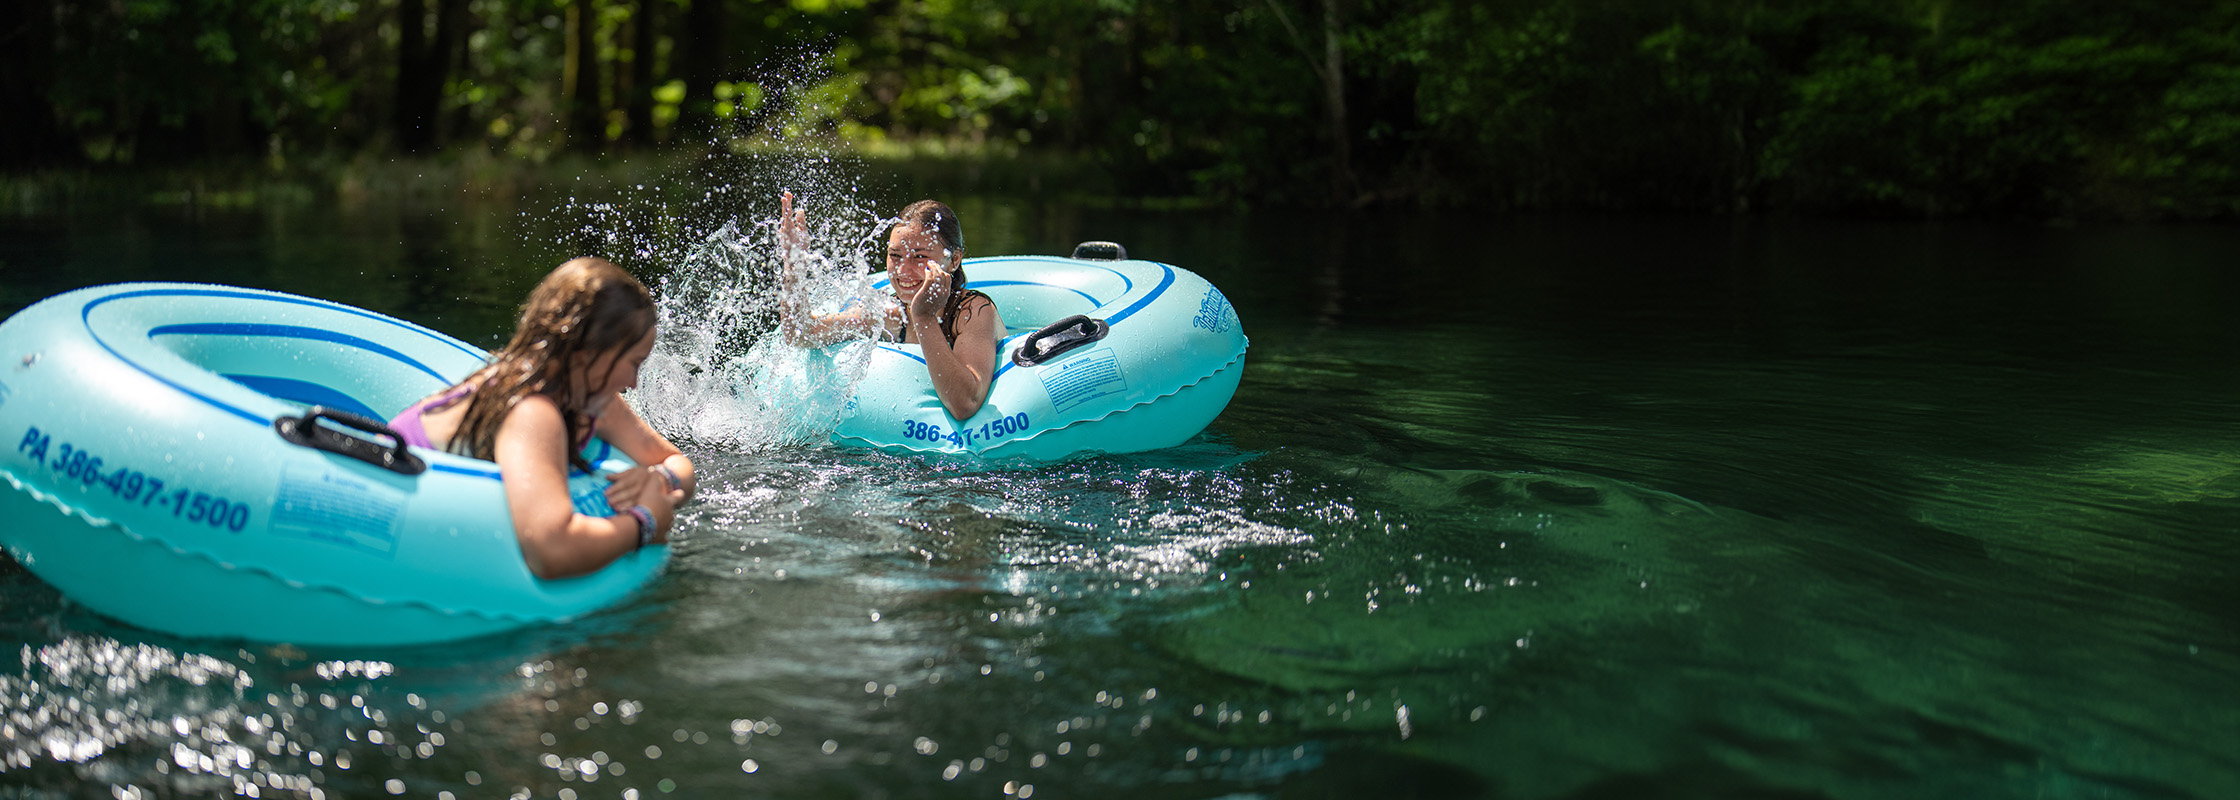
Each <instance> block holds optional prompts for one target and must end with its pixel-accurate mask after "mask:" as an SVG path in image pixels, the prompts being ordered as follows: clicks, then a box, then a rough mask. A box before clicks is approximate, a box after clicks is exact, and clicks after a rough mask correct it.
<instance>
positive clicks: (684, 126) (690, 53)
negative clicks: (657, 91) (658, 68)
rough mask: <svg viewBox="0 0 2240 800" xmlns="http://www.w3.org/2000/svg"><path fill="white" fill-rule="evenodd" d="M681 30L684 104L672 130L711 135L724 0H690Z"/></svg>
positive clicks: (720, 75) (720, 62)
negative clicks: (690, 4) (674, 128)
mask: <svg viewBox="0 0 2240 800" xmlns="http://www.w3.org/2000/svg"><path fill="white" fill-rule="evenodd" d="M690 1H691V3H692V6H691V8H690V9H688V10H687V11H686V12H685V25H684V30H683V31H682V32H680V33H679V34H678V36H677V49H678V51H679V52H681V53H682V54H683V61H684V65H683V69H681V70H678V71H679V72H681V73H683V74H684V105H683V106H682V107H680V108H678V109H677V127H676V130H680V131H688V132H689V133H688V134H687V135H691V136H701V137H707V136H711V135H713V133H714V131H713V124H714V122H715V95H716V81H718V80H721V79H722V78H723V47H724V44H723V41H724V36H723V30H724V25H725V20H724V7H723V4H724V0H690Z"/></svg>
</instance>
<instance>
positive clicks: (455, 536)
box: [0, 283, 668, 645]
mask: <svg viewBox="0 0 2240 800" xmlns="http://www.w3.org/2000/svg"><path fill="white" fill-rule="evenodd" d="M485 358H487V354H486V353H484V352H483V351H482V350H480V349H478V348H476V347H474V346H472V345H468V344H466V343H464V342H461V341H459V340H457V339H454V338H451V337H449V336H445V335H443V334H441V333H437V332H435V331H432V330H429V329H427V328H423V327H421V326H418V325H414V324H412V323H409V322H404V321H402V320H397V319H394V318H391V317H387V316H383V315H381V314H377V313H374V312H370V311H366V310H363V309H358V308H352V307H350V306H346V305H341V304H338V303H330V302H326V301H322V300H315V299H311V298H306V297H298V296H294V295H288V294H281V293H278V292H268V291H260V290H255V289H241V288H234V287H226V286H213V285H201V284H179V283H130V284H117V285H110V286H96V287H91V288H86V289H80V290H77V291H73V292H68V293H65V294H61V295H56V296H54V297H51V298H48V299H46V300H43V301H40V302H39V303H37V304H34V305H32V306H31V307H29V308H26V309H24V310H23V311H21V312H19V313H17V314H16V315H15V316H13V317H10V318H8V319H7V321H5V322H0V445H4V448H0V483H5V486H0V544H4V545H5V546H6V547H7V549H8V552H9V553H10V554H11V555H13V556H14V557H15V559H16V560H17V561H18V562H20V563H22V564H23V566H24V567H25V568H26V569H29V570H30V571H31V572H32V573H34V574H36V575H38V576H39V577H40V578H41V579H43V580H45V581H47V582H48V583H50V584H53V585H54V586H55V588H57V589H59V590H61V591H62V593H63V594H64V595H65V596H68V597H69V598H70V599H72V600H73V601H76V602H78V603H80V604H83V605H85V606H86V607H88V608H91V609H93V610H94V611H97V612H100V613H102V614H105V615H108V616H111V617H115V618H117V619H120V620H123V621H125V622H128V623H131V624H134V625H139V626H142V627H146V628H152V629H156V630H161V631H165V632H169V633H173V634H178V635H182V636H193V637H216V638H238V639H251V640H258V641H275V642H291V643H298V644H321V645H389V644H405V643H418V642H435V641H444V640H449V639H458V638H463V637H469V636H476V635H481V634H486V633H492V632H496V631H501V630H506V629H509V628H514V627H519V626H523V625H530V624H537V623H546V622H558V621H564V620H568V619H572V618H575V617H579V616H582V615H584V614H588V613H590V612H592V611H595V610H598V609H600V608H603V607H606V606H608V605H611V604H613V603H615V602H617V601H619V600H621V599H622V598H624V597H625V596H627V595H629V594H630V593H632V592H633V591H635V590H637V589H638V588H639V587H641V586H643V585H644V584H645V583H646V582H647V580H649V579H650V578H651V577H652V576H653V575H654V574H656V573H657V572H658V571H659V570H660V569H661V567H662V565H663V563H664V562H665V561H666V559H667V555H668V548H667V547H650V548H647V549H646V550H644V551H642V552H639V553H635V554H632V555H630V556H626V557H624V558H623V559H622V560H620V561H618V562H616V563H615V564H613V565H611V566H609V567H607V568H605V569H603V570H600V571H599V572H596V573H593V574H591V575H587V576H583V577H578V578H568V579H562V580H550V581H548V580H541V579H539V578H537V577H536V576H535V575H533V574H531V573H530V572H529V570H528V567H527V565H526V564H525V563H524V562H523V561H522V558H521V548H520V545H519V543H518V542H517V541H516V539H515V537H514V533H513V524H512V521H511V518H510V515H509V513H508V511H507V509H506V504H505V496H504V491H503V489H502V487H501V485H500V483H499V478H498V470H497V465H496V464H493V463H491V462H487V461H478V460H474V459H470V458H465V457H462V456H456V455H452V454H449V453H443V452H437V451H433V450H423V449H418V448H411V449H409V453H405V450H403V449H398V448H393V447H390V446H388V445H389V444H390V443H389V442H388V441H387V440H384V439H380V438H379V437H372V438H371V439H369V438H368V437H365V436H361V435H358V434H351V433H345V432H341V429H337V428H334V427H332V426H331V424H330V423H318V422H314V423H312V425H311V426H310V427H311V428H312V429H316V430H323V431H326V433H325V434H324V438H327V439H330V440H336V441H341V440H343V439H348V441H347V442H344V444H348V443H349V442H357V443H358V444H359V445H361V446H360V447H357V448H354V449H358V450H364V451H370V452H374V453H386V454H387V455H385V456H383V458H389V457H394V456H396V455H398V454H400V453H405V454H408V455H409V456H411V457H413V458H416V459H418V460H420V461H422V462H423V463H424V464H425V470H424V471H421V472H419V473H418V474H400V473H399V472H397V471H393V470H391V469H389V468H385V467H383V466H380V465H377V464H375V463H371V462H370V461H368V460H360V459H359V458H353V457H350V456H347V455H344V454H339V453H335V452H327V451H324V450H320V449H314V448H312V447H307V446H301V445H297V444H293V443H291V442H290V441H288V440H287V439H284V438H283V437H282V435H281V434H280V432H279V431H278V429H277V428H276V422H278V421H280V420H282V419H283V418H295V417H300V416H301V415H303V414H304V411H305V408H306V407H307V406H314V405H316V406H324V407H327V408H332V409H340V410H342V411H346V412H351V413H355V414H358V415H362V416H365V417H370V418H373V419H376V420H378V419H384V418H386V417H388V416H390V415H392V414H395V413H396V412H398V411H401V410H403V409H404V408H405V407H406V406H408V405H411V404H412V403H413V402H414V401H416V400H418V399H420V398H421V397H424V396H426V395H428V394H431V393H433V392H435V391H436V390H438V389H440V388H442V387H443V386H446V385H448V384H451V383H453V382H456V381H458V380H460V379H462V378H464V377H466V376H467V375H468V374H470V373H472V372H473V371H474V370H476V369H478V368H480V367H481V366H482V364H483V363H484V359H485ZM287 427H290V428H291V429H296V428H295V426H294V425H293V423H292V422H291V423H290V424H289V425H288V426H287ZM344 449H351V448H344ZM585 455H586V456H587V457H588V458H590V459H591V460H592V463H594V464H599V463H602V461H606V463H605V467H606V468H608V469H613V468H619V467H622V466H627V464H626V463H620V462H615V461H612V460H609V459H610V457H611V456H613V455H615V454H614V453H613V452H612V451H611V450H610V449H609V448H607V446H606V445H605V444H604V443H603V442H597V441H594V442H593V443H592V445H591V447H590V448H589V449H587V450H586V453H585ZM374 460H380V459H374ZM407 460H409V459H407ZM604 483H605V482H604V480H602V479H600V478H599V477H597V476H592V475H582V474H578V475H577V476H575V477H574V478H573V479H571V485H570V491H571V492H572V493H574V494H575V495H576V498H577V507H578V510H582V511H585V512H586V513H600V514H605V513H612V511H611V510H610V509H607V508H606V503H605V500H604V498H603V497H602V496H601V495H600V488H601V487H602V486H603V485H604Z"/></svg>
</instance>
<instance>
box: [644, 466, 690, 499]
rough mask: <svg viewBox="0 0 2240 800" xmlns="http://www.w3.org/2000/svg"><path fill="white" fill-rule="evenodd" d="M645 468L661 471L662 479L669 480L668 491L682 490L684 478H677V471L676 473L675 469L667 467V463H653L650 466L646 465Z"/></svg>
mask: <svg viewBox="0 0 2240 800" xmlns="http://www.w3.org/2000/svg"><path fill="white" fill-rule="evenodd" d="M647 469H651V470H653V471H655V472H658V473H661V477H662V479H663V480H667V481H668V482H669V491H672V492H681V491H684V480H683V479H681V478H678V477H677V473H676V471H674V470H671V469H669V465H667V464H655V465H653V466H651V467H647Z"/></svg>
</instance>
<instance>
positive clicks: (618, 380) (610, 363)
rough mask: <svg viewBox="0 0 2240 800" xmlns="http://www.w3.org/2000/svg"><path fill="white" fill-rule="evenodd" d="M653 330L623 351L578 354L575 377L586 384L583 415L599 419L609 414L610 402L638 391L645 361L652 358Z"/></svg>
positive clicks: (649, 329) (576, 356)
mask: <svg viewBox="0 0 2240 800" xmlns="http://www.w3.org/2000/svg"><path fill="white" fill-rule="evenodd" d="M653 342H654V329H653V328H652V327H647V328H646V333H645V335H644V336H641V337H639V338H638V341H636V342H634V343H632V344H630V345H628V346H627V347H623V348H615V349H613V350H609V351H607V352H604V353H596V354H593V353H577V354H576V355H575V358H576V359H577V363H576V364H574V365H573V366H574V367H575V374H576V375H577V380H578V381H579V382H580V383H582V384H583V390H584V411H585V413H588V414H592V415H594V416H596V415H598V414H599V413H600V412H602V411H605V410H606V405H607V401H609V400H611V399H613V398H614V397H615V395H616V394H617V393H619V392H621V391H622V390H624V389H632V388H636V387H637V385H638V369H639V368H640V367H643V366H645V363H646V358H648V357H650V356H652V355H653Z"/></svg>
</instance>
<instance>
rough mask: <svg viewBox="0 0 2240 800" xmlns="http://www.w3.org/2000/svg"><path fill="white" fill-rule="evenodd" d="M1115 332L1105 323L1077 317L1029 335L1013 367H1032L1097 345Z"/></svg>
mask: <svg viewBox="0 0 2240 800" xmlns="http://www.w3.org/2000/svg"><path fill="white" fill-rule="evenodd" d="M1111 332H1112V326H1111V325H1109V324H1107V323H1106V322H1105V321H1104V320H1101V319H1091V318H1089V317H1087V316H1083V315H1081V314H1075V315H1073V316H1070V317H1067V318H1065V319H1061V320H1058V321H1057V322H1053V323H1050V324H1048V325H1045V326H1043V328H1042V330H1039V331H1035V332H1033V333H1030V334H1027V339H1026V341H1023V342H1020V343H1019V349H1018V350H1014V351H1012V353H1011V363H1014V364H1018V365H1019V366H1022V367H1032V366H1035V365H1037V364H1041V363H1044V362H1047V361H1049V360H1051V359H1053V358H1057V357H1058V356H1060V355H1064V354H1065V353H1066V351H1068V350H1073V349H1075V348H1078V347H1084V346H1087V345H1090V344H1094V343H1096V341H1097V340H1099V339H1102V338H1104V337H1105V334H1108V333H1111Z"/></svg>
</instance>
